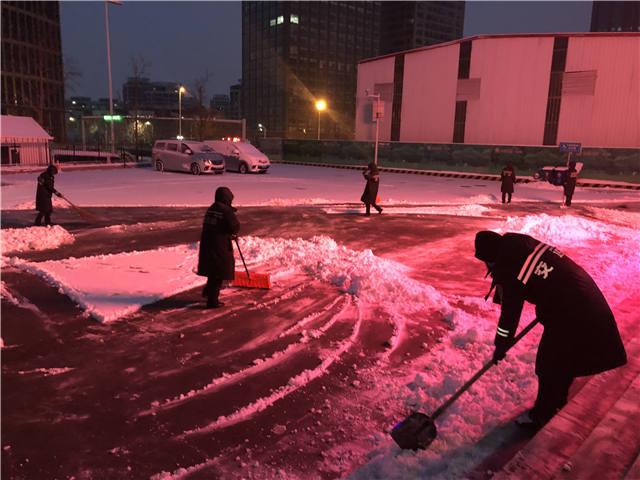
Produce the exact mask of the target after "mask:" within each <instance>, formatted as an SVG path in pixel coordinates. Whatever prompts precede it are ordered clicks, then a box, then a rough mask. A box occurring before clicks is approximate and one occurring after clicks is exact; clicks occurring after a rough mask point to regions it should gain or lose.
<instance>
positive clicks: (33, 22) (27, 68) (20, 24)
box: [0, 1, 65, 141]
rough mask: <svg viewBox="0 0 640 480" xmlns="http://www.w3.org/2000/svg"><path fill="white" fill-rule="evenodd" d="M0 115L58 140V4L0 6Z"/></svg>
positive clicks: (60, 112)
mask: <svg viewBox="0 0 640 480" xmlns="http://www.w3.org/2000/svg"><path fill="white" fill-rule="evenodd" d="M0 10H1V17H2V47H1V48H2V55H1V57H2V87H1V88H2V114H3V115H4V114H8V115H20V116H27V117H33V118H34V119H35V120H36V121H37V122H38V124H40V125H41V126H42V127H43V128H44V129H45V130H46V131H47V132H48V133H49V134H50V135H52V136H53V137H54V138H55V140H56V141H63V140H64V115H65V113H64V110H65V108H64V74H63V68H62V52H61V40H60V6H59V3H58V2H13V1H3V2H2V3H1V4H0Z"/></svg>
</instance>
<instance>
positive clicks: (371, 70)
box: [356, 57, 395, 141]
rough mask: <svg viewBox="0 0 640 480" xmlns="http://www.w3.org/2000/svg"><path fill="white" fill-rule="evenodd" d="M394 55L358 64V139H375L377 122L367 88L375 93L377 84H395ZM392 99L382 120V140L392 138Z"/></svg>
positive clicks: (386, 104) (385, 109)
mask: <svg viewBox="0 0 640 480" xmlns="http://www.w3.org/2000/svg"><path fill="white" fill-rule="evenodd" d="M394 65H395V58H394V57H387V58H381V59H379V60H373V61H371V62H366V63H361V64H359V65H358V87H357V90H356V140H375V138H376V124H375V122H374V121H373V120H372V118H371V103H372V100H371V99H368V98H367V96H366V94H365V90H369V93H374V87H375V85H376V84H384V83H391V84H393V69H394ZM391 100H392V99H390V100H389V101H385V104H384V118H383V119H382V120H381V121H380V141H389V139H390V138H391V108H392V101H391Z"/></svg>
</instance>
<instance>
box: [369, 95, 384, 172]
mask: <svg viewBox="0 0 640 480" xmlns="http://www.w3.org/2000/svg"><path fill="white" fill-rule="evenodd" d="M365 93H366V95H367V97H368V98H372V99H374V100H375V101H376V103H375V108H374V110H373V118H374V119H375V121H376V143H375V147H374V153H373V163H375V164H376V165H378V139H379V138H380V119H381V118H382V117H383V116H384V103H380V94H379V93H373V94H371V95H369V91H368V90H367V91H366V92H365Z"/></svg>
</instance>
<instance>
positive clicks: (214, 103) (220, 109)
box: [209, 93, 229, 117]
mask: <svg viewBox="0 0 640 480" xmlns="http://www.w3.org/2000/svg"><path fill="white" fill-rule="evenodd" d="M209 107H210V108H211V110H213V112H214V115H217V116H222V117H226V116H227V115H228V113H229V95H226V94H224V93H222V94H216V95H213V96H212V97H211V101H210V102H209Z"/></svg>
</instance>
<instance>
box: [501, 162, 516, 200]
mask: <svg viewBox="0 0 640 480" xmlns="http://www.w3.org/2000/svg"><path fill="white" fill-rule="evenodd" d="M515 183H516V174H515V171H514V169H513V165H512V164H511V163H507V166H506V167H504V168H503V169H502V173H501V174H500V192H502V203H505V200H506V203H511V195H512V194H513V186H514V184H515Z"/></svg>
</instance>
